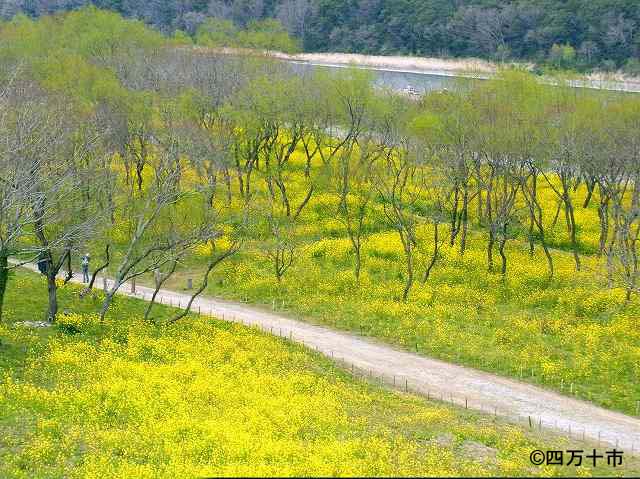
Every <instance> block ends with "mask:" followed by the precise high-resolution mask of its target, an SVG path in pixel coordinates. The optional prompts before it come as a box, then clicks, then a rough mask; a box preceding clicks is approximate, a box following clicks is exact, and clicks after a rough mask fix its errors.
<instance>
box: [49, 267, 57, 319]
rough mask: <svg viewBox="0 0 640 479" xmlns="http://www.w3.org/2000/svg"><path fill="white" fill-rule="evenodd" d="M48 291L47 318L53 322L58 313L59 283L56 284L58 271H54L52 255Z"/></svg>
mask: <svg viewBox="0 0 640 479" xmlns="http://www.w3.org/2000/svg"><path fill="white" fill-rule="evenodd" d="M47 292H48V295H49V310H48V312H47V320H48V321H50V322H52V323H53V322H55V320H56V316H57V315H58V285H57V284H56V273H55V271H53V262H52V261H51V257H49V260H48V261H47Z"/></svg>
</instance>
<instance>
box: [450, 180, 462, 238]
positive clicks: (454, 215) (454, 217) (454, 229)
mask: <svg viewBox="0 0 640 479" xmlns="http://www.w3.org/2000/svg"><path fill="white" fill-rule="evenodd" d="M459 198H460V188H459V187H458V182H457V181H456V189H455V192H454V196H453V211H452V212H451V239H450V244H451V246H453V245H454V244H455V241H456V236H458V231H459V230H460V228H458V203H459V202H460V199H459Z"/></svg>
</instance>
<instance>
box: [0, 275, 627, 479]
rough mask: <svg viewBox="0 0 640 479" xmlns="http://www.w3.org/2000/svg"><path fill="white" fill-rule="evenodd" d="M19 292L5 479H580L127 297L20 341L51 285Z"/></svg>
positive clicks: (488, 436)
mask: <svg viewBox="0 0 640 479" xmlns="http://www.w3.org/2000/svg"><path fill="white" fill-rule="evenodd" d="M12 282H13V283H14V287H13V288H11V293H10V296H9V298H8V304H7V318H6V319H5V322H4V323H3V324H2V325H1V326H0V340H1V343H0V344H1V346H0V347H1V348H2V355H1V358H2V362H1V363H0V369H1V372H2V374H1V376H0V377H2V381H1V383H0V431H1V434H0V438H1V439H0V476H2V477H8V478H27V477H28V478H33V477H41V478H44V477H62V476H64V477H100V478H107V477H195V476H207V475H232V474H233V475H252V476H254V475H414V476H415V475H439V476H443V475H462V476H471V475H473V476H476V475H511V476H518V475H538V474H540V475H567V474H575V473H576V471H575V469H570V468H565V469H562V468H551V467H548V468H534V467H532V466H531V465H530V463H529V453H530V452H531V450H533V449H543V448H549V447H555V448H566V447H567V446H568V444H567V443H566V442H565V441H566V440H564V439H559V438H541V437H539V436H536V435H534V433H530V432H528V431H523V430H521V429H519V428H518V427H515V426H509V425H505V424H501V423H499V422H495V421H494V420H493V419H491V418H486V417H483V416H480V415H476V414H472V413H468V412H466V411H461V410H458V409H454V408H451V407H449V406H444V405H441V404H437V403H433V402H425V401H423V400H422V399H419V398H416V397H412V396H410V395H403V394H400V393H394V392H389V391H386V390H382V389H379V388H378V387H376V386H374V385H370V384H368V383H366V382H362V381H358V380H354V379H352V378H351V377H350V376H348V375H347V374H346V373H344V372H341V371H340V370H337V369H336V368H335V367H334V366H333V365H332V364H331V363H330V362H329V361H327V360H325V359H323V358H321V357H319V356H318V355H316V354H313V353H311V352H309V351H307V350H305V349H304V348H302V347H299V346H297V345H293V344H291V343H288V342H287V341H284V340H281V339H276V338H273V337H269V336H266V335H263V334H261V333H259V332H256V331H255V330H251V329H248V328H245V327H241V326H238V325H232V324H227V323H222V322H216V321H212V320H208V319H204V318H189V319H187V320H185V321H184V322H182V323H179V324H177V325H175V326H171V327H157V326H153V325H150V324H144V323H143V322H142V321H141V320H140V319H139V316H140V314H141V312H142V308H143V307H144V304H143V303H141V302H139V301H137V300H133V299H125V298H119V299H118V302H117V304H116V306H115V308H114V309H113V310H112V312H111V313H110V316H109V318H108V320H107V322H106V323H105V324H99V323H98V322H97V321H96V320H95V318H94V317H93V316H91V315H90V314H88V313H87V312H88V311H89V310H90V309H91V306H92V305H91V304H90V303H91V302H92V301H96V300H98V299H99V298H97V297H96V298H87V299H85V300H82V301H80V300H79V299H78V290H77V289H76V288H75V287H72V286H67V287H65V288H63V290H62V292H61V299H62V303H63V308H64V309H65V310H66V313H67V314H65V315H63V316H62V317H61V318H60V322H59V323H58V325H56V326H54V327H52V328H47V329H29V328H24V327H20V326H18V325H16V323H17V322H20V321H25V320H33V319H39V318H38V316H39V314H40V311H41V309H42V307H43V306H44V305H43V304H40V302H39V300H38V299H36V300H34V299H33V298H34V297H35V298H39V297H40V295H37V296H35V295H33V293H35V292H37V293H40V292H41V290H42V289H43V288H44V284H42V282H41V279H40V278H39V277H37V276H36V275H33V274H31V273H25V272H19V273H17V274H16V276H15V277H14V278H12ZM167 312H168V310H167V308H161V313H160V316H158V317H157V319H158V320H162V319H163V318H166V317H167ZM631 471H632V470H631V469H625V472H628V473H630V474H631ZM580 473H581V474H585V475H590V474H593V473H595V474H598V475H602V474H608V473H611V469H608V468H606V467H603V468H601V469H598V470H595V471H592V470H590V469H588V468H580Z"/></svg>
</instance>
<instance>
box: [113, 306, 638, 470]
mask: <svg viewBox="0 0 640 479" xmlns="http://www.w3.org/2000/svg"><path fill="white" fill-rule="evenodd" d="M125 294H127V293H125ZM128 295H131V296H133V295H135V293H128ZM142 296H143V298H144V293H142ZM156 302H159V303H160V304H167V302H166V298H164V297H163V296H162V295H161V294H158V295H157V296H156ZM169 304H170V305H171V306H174V305H173V301H172V300H171V299H169ZM196 305H197V306H198V312H197V313H195V311H192V312H193V313H194V314H200V315H202V313H203V310H202V305H201V304H200V301H199V299H198V298H196V299H195V300H194V302H193V304H192V310H193V309H194V308H195V306H196ZM177 307H179V308H181V307H182V302H181V301H178V306H177ZM206 314H208V315H209V317H210V318H216V319H220V318H221V319H222V320H223V321H227V322H233V323H239V324H241V325H243V326H246V327H249V328H252V329H256V330H258V331H262V332H264V333H268V334H271V335H274V336H278V337H280V338H282V339H284V340H285V341H289V342H297V343H298V344H301V345H302V346H303V347H306V348H308V349H311V350H315V351H317V352H319V353H322V354H323V355H324V356H326V357H328V358H330V359H332V360H333V361H334V362H335V363H336V364H338V365H342V366H343V368H344V369H345V370H346V371H347V372H348V373H350V374H351V376H352V377H353V378H355V379H360V380H366V381H369V382H374V383H375V382H376V381H377V382H379V383H380V384H387V385H389V386H392V387H394V388H395V389H399V390H400V391H404V392H406V393H412V394H417V395H420V396H424V397H426V399H427V400H430V401H432V400H438V399H434V397H433V396H432V395H431V391H429V390H428V389H427V390H426V391H425V390H424V389H422V388H421V387H420V385H419V384H415V385H412V384H411V383H410V381H409V378H407V377H405V376H403V375H396V374H394V375H392V376H385V375H384V374H375V375H374V374H373V372H372V370H371V369H368V375H367V374H366V372H365V373H362V371H363V370H362V368H359V367H357V366H356V365H355V364H354V363H352V362H349V361H346V360H345V359H344V358H336V357H335V355H334V352H333V351H332V350H329V351H323V350H322V349H321V348H319V347H318V346H315V345H313V344H309V343H308V342H307V343H306V344H305V341H304V340H303V339H302V338H296V337H295V336H294V334H293V330H289V331H288V335H287V330H286V329H285V330H283V328H282V327H278V330H277V332H276V334H274V328H273V326H270V328H269V330H268V331H267V329H266V326H265V327H264V328H263V327H262V325H261V324H260V323H259V322H256V323H252V322H250V321H247V322H246V324H245V318H243V317H242V316H240V317H237V316H235V315H232V316H229V315H228V314H227V315H226V316H225V314H224V313H223V312H218V313H216V311H215V309H209V310H208V313H207V311H205V315H206ZM360 331H361V333H362V335H363V336H364V332H363V329H362V326H360ZM416 350H417V344H416ZM485 364H486V363H485ZM359 372H360V373H361V374H360V375H359ZM523 372H524V371H523V367H522V366H520V377H523ZM531 377H535V371H534V369H533V368H532V369H531ZM402 379H404V383H403V381H402ZM399 380H400V381H399ZM564 388H565V384H564V380H562V382H561V386H560V390H561V391H562V390H564ZM568 389H569V391H570V393H571V396H577V387H576V386H575V385H574V384H573V383H570V385H569V388H568ZM439 401H440V402H444V403H450V404H451V405H453V406H456V407H461V408H464V409H467V410H468V409H473V410H477V411H480V412H482V413H485V414H489V415H492V416H494V417H495V418H498V417H500V418H502V419H505V420H507V421H509V422H515V423H516V424H518V425H522V426H523V427H525V428H528V429H529V430H531V431H535V430H538V431H543V430H546V431H550V432H555V433H558V432H560V433H561V434H562V435H566V436H567V437H569V438H570V439H573V440H581V441H593V442H597V444H598V446H600V445H601V444H602V442H603V441H604V442H608V443H609V445H611V446H613V443H615V447H616V448H618V447H620V445H622V447H623V449H624V448H625V447H626V448H627V449H629V448H630V449H631V452H630V456H631V457H632V458H636V457H638V456H637V452H638V449H637V448H636V444H635V443H634V442H631V443H628V444H624V443H622V442H620V441H619V439H618V438H617V437H614V438H603V436H602V432H601V431H598V439H597V441H596V440H595V438H594V439H588V438H587V437H586V428H583V429H582V431H579V430H578V431H576V430H575V429H573V430H572V428H571V425H568V427H567V429H566V430H565V429H563V428H562V427H559V426H558V424H557V421H556V424H555V427H553V426H554V425H552V424H546V423H544V421H543V420H542V418H541V417H538V418H536V417H534V416H528V417H527V418H524V417H522V416H513V415H510V414H508V413H506V412H503V411H500V410H499V409H498V408H497V407H496V406H490V405H488V404H485V403H483V402H482V401H481V400H477V401H476V400H475V399H474V400H470V399H469V398H468V397H456V396H453V395H452V394H450V396H449V398H448V400H447V399H446V398H445V397H444V395H443V393H441V397H440V399H439ZM636 411H637V414H638V413H639V412H640V400H638V401H637V403H636ZM607 439H608V441H607ZM625 452H627V451H625Z"/></svg>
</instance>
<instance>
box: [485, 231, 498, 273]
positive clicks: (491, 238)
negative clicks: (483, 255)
mask: <svg viewBox="0 0 640 479" xmlns="http://www.w3.org/2000/svg"><path fill="white" fill-rule="evenodd" d="M495 242H496V235H495V233H494V232H493V227H491V228H489V242H488V243H487V268H488V270H489V273H493V245H494V244H495Z"/></svg>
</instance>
